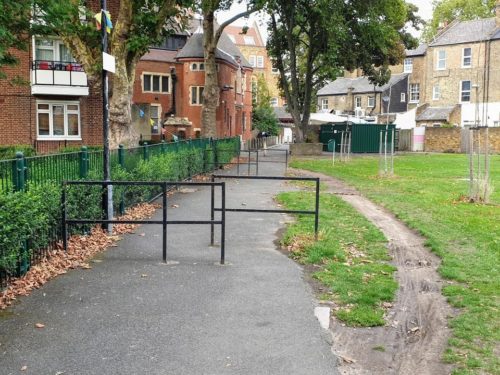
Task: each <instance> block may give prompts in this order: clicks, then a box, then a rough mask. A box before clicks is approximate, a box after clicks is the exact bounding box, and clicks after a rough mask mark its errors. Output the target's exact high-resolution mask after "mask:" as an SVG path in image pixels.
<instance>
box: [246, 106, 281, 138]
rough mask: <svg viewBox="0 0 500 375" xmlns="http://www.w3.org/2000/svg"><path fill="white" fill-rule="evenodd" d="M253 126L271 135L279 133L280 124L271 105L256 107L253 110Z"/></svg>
mask: <svg viewBox="0 0 500 375" xmlns="http://www.w3.org/2000/svg"><path fill="white" fill-rule="evenodd" d="M252 127H253V128H254V129H258V130H259V131H261V132H266V133H269V134H270V135H278V134H279V124H278V119H277V118H276V115H275V114H274V111H273V109H272V108H271V107H269V106H267V107H265V106H263V107H257V108H254V110H253V112H252Z"/></svg>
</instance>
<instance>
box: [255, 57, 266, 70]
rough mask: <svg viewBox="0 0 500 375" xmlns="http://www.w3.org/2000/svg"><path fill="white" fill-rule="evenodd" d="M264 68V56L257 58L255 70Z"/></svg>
mask: <svg viewBox="0 0 500 375" xmlns="http://www.w3.org/2000/svg"><path fill="white" fill-rule="evenodd" d="M263 67H264V56H257V68H263Z"/></svg>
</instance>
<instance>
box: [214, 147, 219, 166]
mask: <svg viewBox="0 0 500 375" xmlns="http://www.w3.org/2000/svg"><path fill="white" fill-rule="evenodd" d="M214 169H219V157H218V155H217V141H215V142H214Z"/></svg>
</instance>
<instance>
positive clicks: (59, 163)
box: [0, 138, 240, 286]
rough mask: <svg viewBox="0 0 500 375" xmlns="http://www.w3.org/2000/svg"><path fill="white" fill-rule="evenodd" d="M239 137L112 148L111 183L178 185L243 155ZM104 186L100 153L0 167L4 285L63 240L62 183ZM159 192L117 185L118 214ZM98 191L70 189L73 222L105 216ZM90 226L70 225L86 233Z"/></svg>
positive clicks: (84, 152)
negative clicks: (100, 182) (80, 181)
mask: <svg viewBox="0 0 500 375" xmlns="http://www.w3.org/2000/svg"><path fill="white" fill-rule="evenodd" d="M239 147H240V143H239V138H226V139H220V140H212V141H210V140H209V139H196V140H193V141H182V142H178V143H161V144H156V145H144V146H142V147H138V148H133V149H125V148H120V149H119V150H113V151H112V153H111V158H110V162H111V178H112V180H115V181H141V180H142V181H181V180H185V179H187V178H190V177H192V176H195V175H198V174H201V173H204V172H210V171H212V170H214V169H216V168H218V167H220V166H222V165H224V164H227V163H228V162H230V161H231V159H232V158H233V157H234V156H236V155H237V154H238V152H239ZM78 179H86V180H101V179H102V151H88V150H87V149H86V148H82V150H81V151H79V152H73V153H65V154H57V155H48V156H43V157H31V158H22V157H20V155H18V158H17V160H6V161H0V286H1V285H5V282H6V280H7V279H8V278H9V277H10V276H12V275H18V274H22V273H24V272H26V270H27V269H28V267H29V264H30V262H33V261H36V260H37V259H38V258H39V257H40V256H43V254H44V253H45V250H46V249H47V248H48V247H50V246H51V245H53V244H54V243H56V242H57V241H59V240H60V239H61V205H60V202H61V183H62V181H64V180H78ZM159 193H160V191H159V190H158V189H157V188H155V187H146V186H130V187H124V186H116V187H114V189H113V206H114V209H115V212H118V213H120V212H123V210H124V209H125V208H126V207H130V206H133V205H135V204H137V203H140V202H145V201H149V200H150V199H152V198H154V197H155V196H156V195H157V194H159ZM101 194H102V188H101V187H100V186H95V187H94V186H80V185H72V186H68V187H67V202H68V203H67V211H68V217H69V218H71V217H73V218H76V217H78V218H82V219H98V218H101V217H102V208H101V197H102V195H101ZM88 230H89V226H72V228H71V233H82V232H86V231H88Z"/></svg>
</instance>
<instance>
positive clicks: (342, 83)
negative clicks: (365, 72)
mask: <svg viewBox="0 0 500 375" xmlns="http://www.w3.org/2000/svg"><path fill="white" fill-rule="evenodd" d="M406 77H408V73H401V74H393V75H392V76H391V78H390V79H389V82H387V83H386V84H385V85H383V86H374V85H373V84H372V83H370V81H369V80H368V77H366V76H363V77H358V78H337V79H336V80H335V81H333V82H330V83H328V84H327V85H326V86H325V87H323V88H322V89H320V90H319V91H318V96H325V95H345V94H347V93H348V92H349V89H351V88H352V93H353V94H362V93H370V92H384V91H385V90H387V89H388V88H389V87H391V86H393V85H395V84H396V83H398V82H399V81H401V80H402V79H404V78H406Z"/></svg>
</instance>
